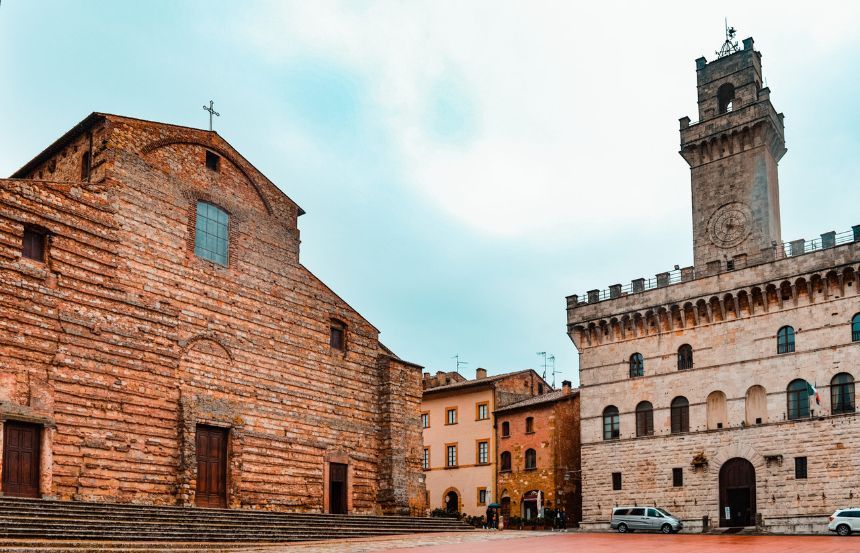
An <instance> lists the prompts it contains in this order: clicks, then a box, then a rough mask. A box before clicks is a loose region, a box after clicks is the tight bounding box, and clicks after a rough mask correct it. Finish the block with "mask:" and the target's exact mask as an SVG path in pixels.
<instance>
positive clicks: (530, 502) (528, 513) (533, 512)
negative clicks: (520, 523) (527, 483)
mask: <svg viewBox="0 0 860 553" xmlns="http://www.w3.org/2000/svg"><path fill="white" fill-rule="evenodd" d="M540 495H541V494H540V492H539V491H537V490H533V491H530V492H526V493H525V494H524V495H523V500H522V504H523V518H524V519H525V520H535V519H536V518H538V517H539V516H540V511H541V505H540Z"/></svg>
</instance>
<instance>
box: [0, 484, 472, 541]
mask: <svg viewBox="0 0 860 553" xmlns="http://www.w3.org/2000/svg"><path fill="white" fill-rule="evenodd" d="M471 529H472V527H471V526H469V525H468V524H466V523H464V522H462V521H459V520H452V519H442V518H415V517H403V516H362V515H329V514H310V513H283V512H274V511H251V510H243V509H203V508H192V507H170V506H155V505H133V504H122V503H89V502H76V501H50V500H41V499H19V498H8V497H3V498H0V540H2V541H0V553H10V552H11V551H14V550H15V549H14V547H16V546H17V545H8V544H9V543H13V544H14V543H18V542H21V541H23V540H43V542H41V543H44V544H45V547H48V546H51V545H52V544H51V543H48V542H47V541H49V540H55V543H54V544H53V545H59V544H60V543H61V542H62V543H65V544H73V543H76V542H92V541H109V542H116V544H120V545H122V544H126V545H125V546H117V547H115V548H116V549H118V550H123V551H132V550H135V551H144V550H157V549H152V548H150V549H139V548H138V549H134V548H133V547H132V546H133V545H134V544H137V543H140V542H171V543H177V544H180V543H181V544H190V545H188V546H187V547H188V548H189V549H188V551H197V550H204V549H205V550H208V551H215V550H219V549H211V547H214V546H216V545H217V546H218V547H221V549H220V551H224V550H227V549H224V548H225V547H227V546H229V547H231V548H232V547H233V546H234V545H242V544H248V545H250V544H263V543H267V544H271V543H279V542H300V541H311V540H327V539H344V538H364V537H373V536H383V535H399V534H416V533H429V532H464V531H469V530H471ZM195 544H212V545H211V546H210V545H207V546H203V547H199V546H198V548H197V549H194V545H195ZM84 545H86V544H84ZM10 547H11V548H13V549H9V548H10ZM68 547H69V549H68V550H69V551H81V549H74V548H73V547H72V546H71V545H69V546H68ZM123 547H124V548H123ZM130 547H132V548H131V549H130ZM206 547H210V548H209V549H206ZM30 550H32V549H30ZM45 550H46V551H47V550H50V551H53V552H56V551H58V549H57V548H56V547H55V548H54V549H45ZM102 550H104V549H102Z"/></svg>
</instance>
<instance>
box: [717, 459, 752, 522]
mask: <svg viewBox="0 0 860 553" xmlns="http://www.w3.org/2000/svg"><path fill="white" fill-rule="evenodd" d="M755 513H756V508H755V467H753V466H752V463H750V462H749V461H747V460H746V459H742V458H740V457H735V458H734V459H729V460H728V461H726V462H725V463H723V466H722V467H721V468H720V526H752V525H753V524H754V523H755Z"/></svg>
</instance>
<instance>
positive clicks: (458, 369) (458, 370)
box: [451, 353, 469, 372]
mask: <svg viewBox="0 0 860 553" xmlns="http://www.w3.org/2000/svg"><path fill="white" fill-rule="evenodd" d="M451 359H456V360H457V369H456V371H457V372H460V367H462V366H464V365H468V364H469V362H468V361H460V354H459V353H455V354H454V357H452V358H451Z"/></svg>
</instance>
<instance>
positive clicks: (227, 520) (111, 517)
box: [0, 510, 461, 529]
mask: <svg viewBox="0 0 860 553" xmlns="http://www.w3.org/2000/svg"><path fill="white" fill-rule="evenodd" d="M32 519H38V520H45V521H47V520H51V521H60V520H65V521H75V522H79V523H82V524H83V523H87V522H100V523H104V522H114V523H118V524H121V523H123V522H130V523H134V524H164V523H165V522H177V523H182V524H186V525H191V524H207V525H234V526H244V525H246V524H247V523H248V522H249V521H250V522H253V523H254V525H255V526H258V527H309V526H311V527H314V526H319V527H329V526H331V525H332V522H330V521H327V520H313V519H305V520H295V519H290V518H286V517H284V518H282V519H280V520H279V519H277V518H267V519H263V520H249V519H244V518H238V517H236V518H234V517H217V518H207V517H205V515H204V516H197V517H167V516H158V517H154V516H150V515H147V516H133V515H116V514H112V513H111V514H108V513H105V514H100V513H86V512H78V511H70V512H50V511H46V512H40V511H3V510H0V520H2V521H9V522H12V521H15V520H32ZM419 520H420V519H419ZM336 525H337V526H341V527H350V528H375V527H377V526H378V525H379V522H376V521H374V522H368V521H351V520H349V519H348V518H347V519H343V520H339V521H337V523H336ZM385 526H386V527H389V528H427V529H444V528H458V527H460V526H461V525H460V524H459V522H455V523H454V524H451V523H430V522H426V523H425V522H423V521H422V522H418V521H416V522H412V523H410V522H408V521H393V522H387V521H386V522H385Z"/></svg>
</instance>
